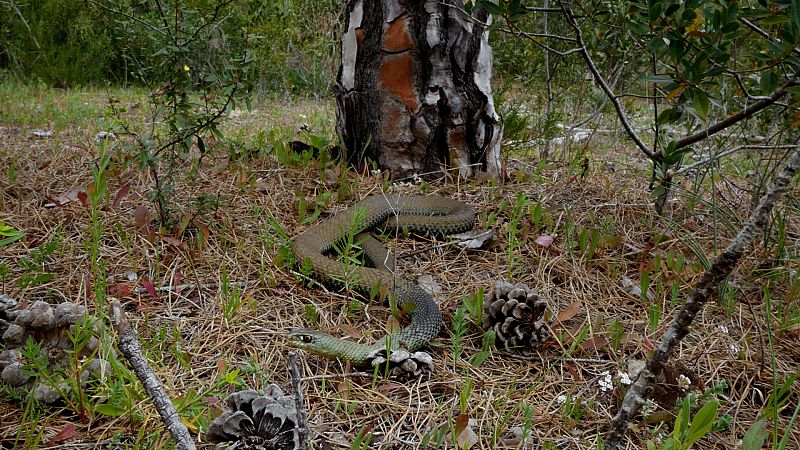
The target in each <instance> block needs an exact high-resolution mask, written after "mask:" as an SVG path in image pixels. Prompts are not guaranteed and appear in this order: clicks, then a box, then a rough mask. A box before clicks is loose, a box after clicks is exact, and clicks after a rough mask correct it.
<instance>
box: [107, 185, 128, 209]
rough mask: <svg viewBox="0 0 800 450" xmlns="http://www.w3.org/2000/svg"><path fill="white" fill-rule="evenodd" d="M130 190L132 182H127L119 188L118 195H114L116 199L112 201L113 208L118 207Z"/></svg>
mask: <svg viewBox="0 0 800 450" xmlns="http://www.w3.org/2000/svg"><path fill="white" fill-rule="evenodd" d="M130 190H131V185H130V183H126V184H125V185H123V186H122V187H121V188H119V190H118V191H117V195H115V196H114V201H113V202H112V203H111V207H112V208H116V207H118V206H119V204H120V202H121V201H122V199H124V198H125V197H127V195H128V192H130Z"/></svg>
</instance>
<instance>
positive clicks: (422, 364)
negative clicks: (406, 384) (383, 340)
mask: <svg viewBox="0 0 800 450" xmlns="http://www.w3.org/2000/svg"><path fill="white" fill-rule="evenodd" d="M369 361H370V365H371V366H372V367H379V368H380V370H383V368H384V367H385V366H386V364H387V358H386V349H377V350H374V351H372V353H370V354H369ZM388 364H389V374H390V375H392V376H395V377H398V378H405V379H408V378H416V377H419V376H421V375H427V374H429V373H431V371H432V370H433V357H431V355H429V354H428V353H425V352H413V353H412V352H408V351H406V350H404V349H402V348H398V349H396V350H392V352H391V353H390V354H389V358H388Z"/></svg>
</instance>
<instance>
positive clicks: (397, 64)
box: [378, 54, 419, 113]
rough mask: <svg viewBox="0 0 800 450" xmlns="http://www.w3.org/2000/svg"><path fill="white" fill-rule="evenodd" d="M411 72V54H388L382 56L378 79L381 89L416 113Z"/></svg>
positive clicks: (416, 103) (417, 103)
mask: <svg viewBox="0 0 800 450" xmlns="http://www.w3.org/2000/svg"><path fill="white" fill-rule="evenodd" d="M413 74H414V69H413V67H412V60H411V55H409V54H400V55H388V56H385V57H384V58H383V63H382V64H381V68H380V69H379V72H378V81H379V82H380V87H381V89H383V90H385V91H387V92H388V93H389V94H391V95H392V96H394V97H395V98H397V99H398V100H400V101H401V102H403V104H404V105H406V107H407V108H408V109H409V110H410V111H411V112H412V113H416V112H417V109H418V108H419V102H418V101H417V92H416V91H415V90H414V83H413Z"/></svg>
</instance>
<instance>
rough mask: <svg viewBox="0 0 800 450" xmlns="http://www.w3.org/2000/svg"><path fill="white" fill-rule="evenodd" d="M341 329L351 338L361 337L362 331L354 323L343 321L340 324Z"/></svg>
mask: <svg viewBox="0 0 800 450" xmlns="http://www.w3.org/2000/svg"><path fill="white" fill-rule="evenodd" d="M339 329H340V330H342V331H343V332H344V334H346V335H348V336H350V337H351V338H354V339H358V338H360V337H361V331H360V330H359V329H358V328H356V327H354V326H352V325H349V324H346V323H343V324H340V325H339Z"/></svg>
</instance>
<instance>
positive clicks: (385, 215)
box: [289, 195, 475, 365]
mask: <svg viewBox="0 0 800 450" xmlns="http://www.w3.org/2000/svg"><path fill="white" fill-rule="evenodd" d="M359 219H360V220H359ZM356 220H359V222H358V223H354V222H355V221H356ZM474 221H475V213H474V211H473V210H472V208H470V207H469V206H467V205H465V204H464V203H462V202H459V201H457V200H453V199H449V198H445V197H438V196H413V197H406V196H390V195H374V196H371V197H367V198H365V199H364V200H362V201H360V202H359V203H357V204H356V205H354V206H353V207H351V208H349V209H347V210H345V211H342V212H340V213H339V214H336V215H335V216H333V217H331V218H329V219H327V220H325V221H323V222H320V223H319V224H317V225H314V226H312V227H310V228H309V229H307V230H306V231H305V232H303V233H302V234H301V235H299V236H298V237H297V238H295V240H294V242H293V245H292V249H293V251H294V254H295V257H296V258H297V261H298V262H300V263H301V264H302V263H304V262H306V261H309V262H310V264H311V267H312V268H313V273H314V278H316V279H317V280H319V281H321V282H323V283H328V284H331V283H332V284H339V285H341V284H342V282H341V280H343V279H345V278H347V280H348V283H347V285H348V287H350V288H353V289H356V290H358V291H360V292H364V293H369V292H370V291H371V290H373V288H374V287H375V286H380V287H381V288H382V289H381V292H391V293H393V294H394V298H395V300H396V302H397V305H398V306H400V307H404V306H406V304H407V303H411V304H413V307H411V308H404V309H405V310H408V309H411V311H412V312H411V314H412V317H411V323H410V324H409V325H408V326H407V327H406V328H403V329H402V330H400V331H398V332H396V333H392V334H389V335H387V336H384V337H383V338H381V339H380V340H378V341H377V342H375V343H374V344H372V345H364V344H358V343H355V342H352V341H346V340H343V339H339V338H336V337H333V336H330V335H328V334H325V333H322V332H320V331H316V330H309V329H298V330H294V331H292V332H291V333H289V342H290V344H291V345H293V346H295V347H298V348H303V349H306V350H309V351H312V352H314V353H318V354H320V355H323V356H326V357H328V358H340V359H346V360H349V361H351V362H352V363H353V364H354V365H364V364H366V363H367V362H368V359H369V358H368V355H369V354H370V353H371V352H373V351H374V350H376V349H391V350H394V349H397V348H404V349H406V350H408V351H410V352H413V351H415V350H416V349H418V348H420V347H421V346H423V345H425V344H426V343H427V342H428V341H430V340H431V339H433V338H435V337H436V336H437V335H438V334H439V330H440V329H441V327H442V314H441V312H440V311H439V307H438V306H437V305H436V301H435V300H434V299H433V298H432V297H431V296H430V295H429V294H428V293H427V292H425V291H424V290H423V289H422V288H420V287H419V286H417V285H416V284H414V283H412V282H411V281H408V280H405V279H403V278H401V277H399V276H397V275H395V274H393V273H392V272H390V270H391V266H392V265H393V264H392V261H391V260H390V259H386V261H387V262H388V264H381V263H382V262H383V261H384V257H383V256H382V255H386V254H387V251H386V250H385V249H382V248H381V246H379V245H375V242H374V240H370V241H368V242H367V245H365V246H364V247H365V253H366V256H367V260H368V261H370V262H372V265H373V266H374V267H358V266H349V267H344V266H343V264H342V262H340V261H336V260H334V259H332V258H330V257H328V256H327V254H328V253H329V252H330V251H331V250H332V249H333V247H334V244H336V243H338V242H339V241H341V240H342V239H343V238H344V236H346V234H347V233H348V232H349V231H351V230H352V231H355V232H357V233H360V232H362V231H365V230H369V229H372V228H376V227H378V228H380V227H383V228H384V229H386V230H394V229H400V230H409V231H415V232H418V233H428V234H436V235H442V234H448V233H459V232H462V231H466V230H468V229H470V228H472V224H473V222H474ZM376 247H377V249H376ZM306 264H307V263H306ZM345 272H347V273H345ZM373 292H374V291H373Z"/></svg>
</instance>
